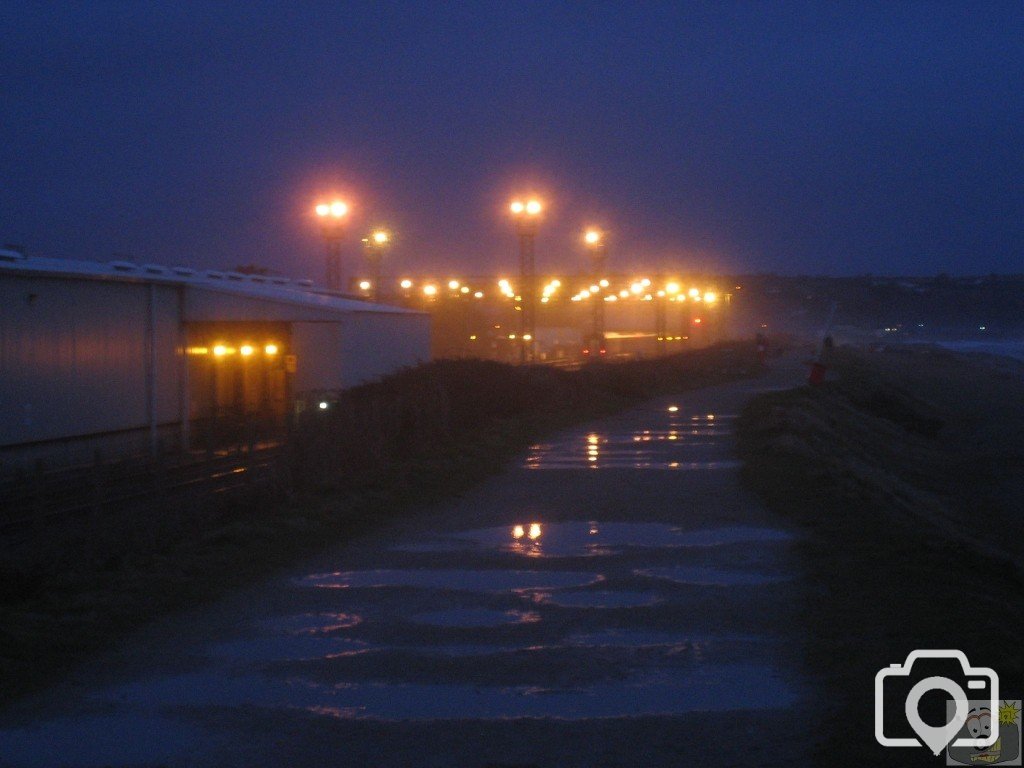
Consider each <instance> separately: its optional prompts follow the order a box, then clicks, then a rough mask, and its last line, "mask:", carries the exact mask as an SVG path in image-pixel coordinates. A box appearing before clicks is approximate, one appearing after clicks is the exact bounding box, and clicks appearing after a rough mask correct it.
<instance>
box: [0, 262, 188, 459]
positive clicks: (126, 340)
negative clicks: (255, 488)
mask: <svg viewBox="0 0 1024 768" xmlns="http://www.w3.org/2000/svg"><path fill="white" fill-rule="evenodd" d="M151 290H152V296H153V300H154V304H153V309H154V312H153V319H154V321H155V324H154V335H153V340H154V348H153V352H154V357H155V362H156V366H155V374H156V375H155V377H154V381H155V389H154V390H153V393H152V395H153V400H154V402H155V405H156V417H157V421H158V422H161V423H166V422H174V421H178V419H179V413H180V407H179V406H180V388H179V387H180V381H179V377H180V365H179V361H178V357H177V346H178V317H179V308H178V301H179V300H178V289H177V288H175V287H173V286H152V288H151V286H149V285H144V284H135V283H128V282H113V281H99V280H82V279H61V278H50V277H28V276H20V275H9V274H3V275H0V447H3V446H12V445H19V444H22V443H29V442H36V441H44V440H56V439H61V438H68V437H77V436H85V435H91V434H96V433H103V432H112V431H117V430H128V429H147V428H148V426H149V396H150V391H149V387H148V385H147V381H148V379H147V366H148V364H149V360H150V348H149V344H148V328H149V324H150V313H149V302H150V291H151Z"/></svg>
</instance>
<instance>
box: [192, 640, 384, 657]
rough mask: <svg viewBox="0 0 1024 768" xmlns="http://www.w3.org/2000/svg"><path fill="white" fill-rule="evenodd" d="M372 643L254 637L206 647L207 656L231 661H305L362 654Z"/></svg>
mask: <svg viewBox="0 0 1024 768" xmlns="http://www.w3.org/2000/svg"><path fill="white" fill-rule="evenodd" d="M369 649H370V646H369V645H368V644H366V643H364V642H361V641H359V640H349V639H347V638H343V637H317V636H315V635H299V636H293V637H288V636H274V637H253V638H245V639H240V640H230V641H228V642H224V643H216V644H215V645H211V646H209V647H208V648H207V649H206V653H207V655H208V656H212V657H214V658H219V659H227V660H231V661H302V660H304V659H320V658H325V657H329V656H342V655H346V654H350V653H363V652H364V651H367V650H369Z"/></svg>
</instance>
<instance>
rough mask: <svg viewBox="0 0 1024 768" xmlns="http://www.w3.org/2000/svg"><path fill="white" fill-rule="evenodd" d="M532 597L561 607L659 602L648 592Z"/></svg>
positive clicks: (576, 593) (605, 606)
mask: <svg viewBox="0 0 1024 768" xmlns="http://www.w3.org/2000/svg"><path fill="white" fill-rule="evenodd" d="M534 599H535V600H536V601H537V602H539V603H546V604H549V605H557V606H560V607H562V608H640V607H644V606H648V605H655V604H657V603H660V602H661V599H660V598H659V597H657V596H656V595H652V594H651V593H650V592H622V591H608V592H599V591H586V592H555V593H540V594H538V595H536V596H535V597H534Z"/></svg>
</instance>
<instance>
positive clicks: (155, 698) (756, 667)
mask: <svg viewBox="0 0 1024 768" xmlns="http://www.w3.org/2000/svg"><path fill="white" fill-rule="evenodd" d="M106 697H107V700H108V701H111V702H115V703H118V704H121V705H129V706H140V705H146V704H148V705H153V704H159V705H160V706H200V707H210V706H218V707H238V706H246V705H248V706H262V707H268V706H270V707H274V706H276V707H284V708H301V709H305V710H307V711H310V712H314V711H316V712H319V713H322V714H330V715H331V716H336V717H344V718H352V717H355V718H369V719H381V720H395V719H402V720H404V719H410V720H434V719H466V720H481V719H484V720H486V719H495V718H509V717H557V718H561V719H567V720H578V719H583V718H594V717H623V716H635V715H662V714H664V715H670V714H680V713H686V712H705V711H728V710H737V709H747V710H749V709H771V708H776V707H785V706H790V705H792V704H794V703H796V701H797V693H796V691H795V690H794V689H793V688H792V687H791V686H790V685H789V684H788V683H787V682H786V681H785V680H784V679H783V678H782V676H781V675H780V674H779V673H778V672H777V671H776V670H775V669H774V668H772V667H770V666H768V665H762V664H750V663H735V664H730V663H723V664H702V663H688V664H684V665H682V666H678V667H676V666H673V667H659V668H657V669H651V670H645V671H642V672H639V673H635V674H633V675H631V676H629V677H626V678H623V679H621V680H616V681H614V682H602V683H598V684H595V685H585V686H581V687H571V688H541V687H531V686H479V685H465V684H431V683H410V684H393V685H379V684H375V683H358V682H354V683H342V684H330V685H326V684H318V683H315V682H313V681H312V680H276V679H272V678H266V677H260V676H255V675H242V676H227V675H223V674H210V675H201V674H190V675H181V676H177V677H167V678H159V679H156V680H151V681H146V682H139V683H132V684H130V685H126V686H122V687H119V688H115V689H111V690H109V691H108V692H107V693H106ZM140 733H144V732H135V733H134V734H133V736H134V737H135V738H140ZM143 738H144V737H143ZM58 762H59V761H58Z"/></svg>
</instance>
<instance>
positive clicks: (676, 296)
mask: <svg viewBox="0 0 1024 768" xmlns="http://www.w3.org/2000/svg"><path fill="white" fill-rule="evenodd" d="M398 285H399V287H400V288H401V289H402V290H404V291H410V290H412V289H413V288H414V287H415V283H414V282H413V281H412V280H410V279H408V278H406V279H404V280H401V281H399V283H398ZM609 285H610V283H609V282H608V280H606V279H601V280H599V281H598V282H596V283H594V284H592V285H590V286H588V287H586V288H582V289H581V290H580V291H579V292H578V293H577V294H575V295H574V296H572V297H571V298H572V301H581V300H584V299H589V298H591V297H592V296H594V295H596V294H598V293H600V292H601V291H602V290H603V289H606V288H608V287H609ZM650 286H651V281H650V279H649V278H643V279H641V280H636V281H634V282H632V283H631V284H630V286H629V288H628V289H626V288H623V289H622V290H620V291H619V292H618V293H610V294H608V295H606V296H604V297H603V298H604V300H605V301H616V300H618V299H628V298H630V297H631V296H638V297H640V298H642V299H643V300H644V301H650V300H652V299H653V298H654V297H655V296H657V297H658V298H664V297H668V298H669V300H670V301H686V300H687V298H689V299H690V300H691V301H698V302H699V301H703V302H704V303H705V304H714V303H715V302H716V301H718V294H717V293H716V292H715V291H704V292H703V293H702V292H701V291H700V290H699V289H698V288H690V290H689V291H688V292H686V293H683V292H682V288H681V287H680V285H679V284H678V283H674V282H670V283H666V284H665V288H664V289H660V290H657V291H655V292H654V293H651V292H650V291H649V288H650ZM372 287H373V283H372V282H370V281H369V280H360V281H359V289H360V290H361V291H369V290H370V289H371V288H372ZM447 287H448V290H449V291H450V292H452V293H456V294H462V295H464V296H465V295H468V294H472V295H473V297H474V298H477V299H482V298H484V292H483V291H479V290H477V291H474V290H473V289H472V288H471V287H470V286H468V285H463V284H462V283H461V282H460V281H458V280H449V281H448V283H447ZM561 287H562V282H561V281H560V280H558V279H553V280H550V281H549V282H547V283H545V284H544V285H543V287H542V288H541V301H542V302H544V303H547V301H548V300H549V299H550V298H551V297H552V296H554V295H555V293H556V292H557V291H558V289H559V288H561ZM421 290H422V291H423V294H424V295H425V296H428V297H433V296H437V295H438V293H440V291H441V288H440V286H439V285H438V284H437V283H434V282H426V283H424V284H423V286H422V288H421ZM498 291H499V292H500V293H501V294H502V295H503V296H505V297H507V298H510V299H516V300H519V299H520V298H521V297H520V296H517V295H516V292H515V289H514V288H513V286H512V283H511V282H510V281H509V280H507V279H505V278H502V279H501V280H499V281H498Z"/></svg>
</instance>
